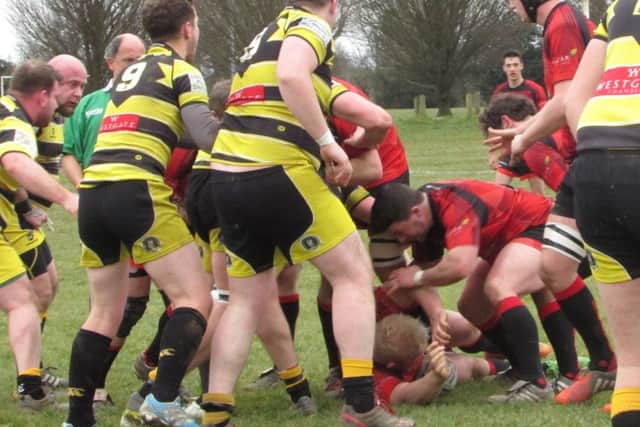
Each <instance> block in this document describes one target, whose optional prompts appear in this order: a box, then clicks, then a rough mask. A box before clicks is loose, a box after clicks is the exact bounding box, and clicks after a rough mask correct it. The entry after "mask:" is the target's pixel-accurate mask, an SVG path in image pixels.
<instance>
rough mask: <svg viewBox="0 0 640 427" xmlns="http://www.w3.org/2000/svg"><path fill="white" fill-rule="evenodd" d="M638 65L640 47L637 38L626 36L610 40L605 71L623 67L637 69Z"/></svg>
mask: <svg viewBox="0 0 640 427" xmlns="http://www.w3.org/2000/svg"><path fill="white" fill-rule="evenodd" d="M638 64H640V46H638V42H637V41H636V39H635V37H633V36H625V37H619V38H617V39H614V40H609V44H608V46H607V58H606V62H605V66H604V68H605V70H608V69H609V68H612V67H619V66H623V65H628V66H631V67H637V66H638Z"/></svg>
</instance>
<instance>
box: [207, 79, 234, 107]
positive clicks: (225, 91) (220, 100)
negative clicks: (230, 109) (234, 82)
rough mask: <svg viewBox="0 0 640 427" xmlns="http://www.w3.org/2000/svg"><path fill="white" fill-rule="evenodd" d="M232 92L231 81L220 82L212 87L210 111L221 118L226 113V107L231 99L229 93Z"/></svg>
mask: <svg viewBox="0 0 640 427" xmlns="http://www.w3.org/2000/svg"><path fill="white" fill-rule="evenodd" d="M230 90H231V80H230V79H225V80H219V81H217V82H215V83H214V84H213V86H211V93H210V94H209V109H210V110H211V111H213V112H214V113H216V114H217V115H218V116H221V115H222V113H224V107H225V104H226V103H227V99H228V98H229V91H230Z"/></svg>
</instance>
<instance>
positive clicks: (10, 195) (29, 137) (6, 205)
mask: <svg viewBox="0 0 640 427" xmlns="http://www.w3.org/2000/svg"><path fill="white" fill-rule="evenodd" d="M10 152H19V153H24V154H26V155H28V156H29V157H31V158H35V157H36V155H37V153H38V146H37V141H36V134H35V131H34V129H33V125H32V124H31V122H30V121H29V118H28V116H27V114H26V113H25V112H24V110H23V109H22V108H21V107H20V104H19V103H18V101H17V100H16V99H15V98H13V97H12V96H3V97H2V98H0V158H1V157H2V156H4V155H5V154H7V153H10ZM17 189H18V184H17V183H16V182H15V180H14V179H13V178H12V177H11V176H9V174H7V172H6V171H5V170H4V168H3V167H2V166H1V165H0V229H2V228H4V226H5V225H6V223H7V222H8V221H7V219H8V218H9V217H11V216H15V211H14V209H13V200H14V196H15V191H16V190H17Z"/></svg>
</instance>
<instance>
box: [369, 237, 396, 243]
mask: <svg viewBox="0 0 640 427" xmlns="http://www.w3.org/2000/svg"><path fill="white" fill-rule="evenodd" d="M369 241H370V242H371V243H389V244H391V243H396V244H397V243H398V241H397V240H396V239H385V238H378V237H375V238H371V239H370V240H369Z"/></svg>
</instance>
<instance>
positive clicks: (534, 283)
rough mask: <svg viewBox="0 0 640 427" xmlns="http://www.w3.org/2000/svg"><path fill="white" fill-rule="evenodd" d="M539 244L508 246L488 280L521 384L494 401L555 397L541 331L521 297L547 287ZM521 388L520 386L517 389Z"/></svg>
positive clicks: (519, 241) (523, 242) (518, 241)
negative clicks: (546, 372)
mask: <svg viewBox="0 0 640 427" xmlns="http://www.w3.org/2000/svg"><path fill="white" fill-rule="evenodd" d="M534 246H539V243H538V242H537V241H533V240H530V239H516V240H514V241H512V242H510V243H509V244H507V245H506V246H505V247H504V248H503V249H502V250H501V251H500V253H499V254H498V256H497V257H496V259H495V261H494V262H493V264H492V267H491V270H490V271H489V273H488V275H487V279H486V281H485V292H486V293H487V296H488V298H489V299H490V300H491V302H492V304H493V306H494V307H495V312H494V316H495V317H496V318H497V321H498V323H500V325H501V328H502V330H503V333H504V340H505V345H506V347H507V348H508V350H507V354H508V355H510V356H511V357H512V359H511V358H510V360H511V361H512V364H513V365H514V367H515V368H516V374H517V376H518V378H520V379H521V380H523V381H521V382H518V383H516V384H514V387H513V388H511V389H510V390H509V392H508V393H507V394H506V395H498V396H492V398H491V399H490V400H491V401H493V402H513V401H542V400H547V399H550V398H552V397H553V391H552V390H551V388H550V387H549V386H548V384H547V382H546V379H545V376H544V372H543V370H542V364H541V362H540V356H539V353H538V342H539V338H538V329H537V326H536V323H535V320H534V319H533V316H532V315H531V313H530V312H529V310H528V309H527V307H526V306H525V305H524V303H523V302H522V300H521V299H520V295H525V294H529V293H531V292H536V291H539V290H540V289H542V288H543V287H544V284H543V283H542V281H541V280H540V277H539V275H538V271H539V265H540V250H539V248H538V247H534ZM516 386H518V387H516Z"/></svg>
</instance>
